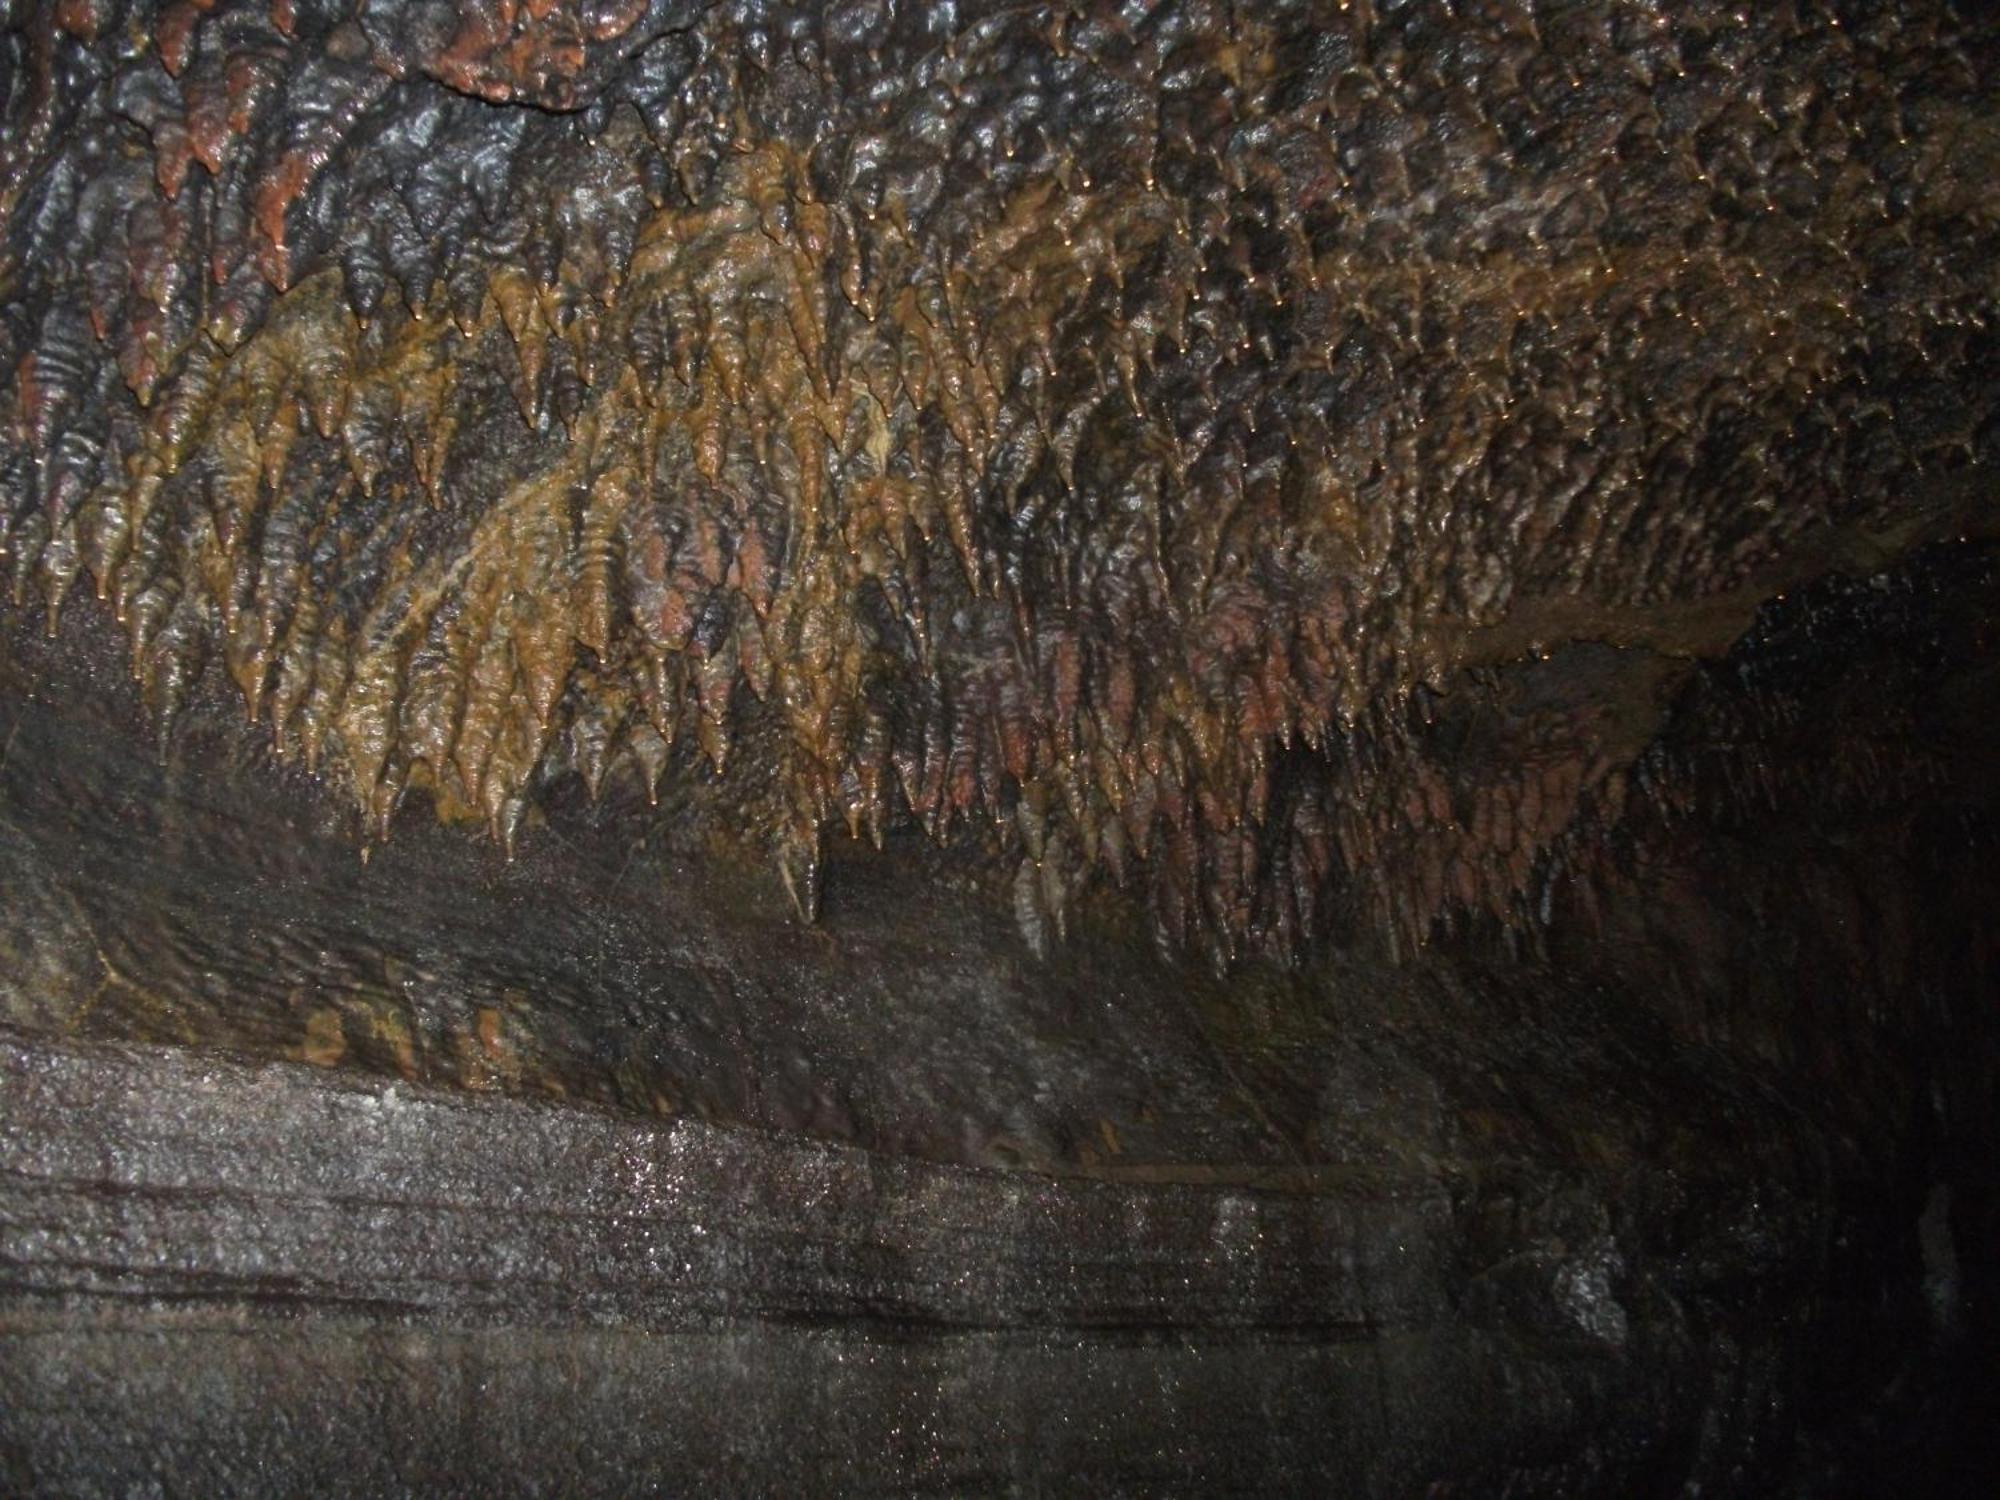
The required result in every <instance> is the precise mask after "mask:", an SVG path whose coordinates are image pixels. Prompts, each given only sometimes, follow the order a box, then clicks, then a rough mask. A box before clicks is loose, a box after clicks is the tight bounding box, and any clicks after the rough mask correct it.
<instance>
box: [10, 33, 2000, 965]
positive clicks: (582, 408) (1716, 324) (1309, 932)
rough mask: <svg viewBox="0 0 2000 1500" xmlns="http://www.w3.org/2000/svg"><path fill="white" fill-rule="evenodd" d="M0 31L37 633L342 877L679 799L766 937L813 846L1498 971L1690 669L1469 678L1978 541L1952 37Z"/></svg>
mask: <svg viewBox="0 0 2000 1500" xmlns="http://www.w3.org/2000/svg"><path fill="white" fill-rule="evenodd" d="M4 37H5V39H4V44H3V45H4V47H5V48H6V52H7V59H6V63H5V66H6V68H7V69H8V71H9V72H10V74H11V75H12V76H13V77H14V78H15V79H17V80H18V86H17V87H16V88H14V89H13V90H12V91H11V92H10V94H9V96H8V99H7V103H6V115H5V126H4V143H3V144H0V153H4V154H3V155H0V183H4V184H5V186H4V188H0V256H4V260H0V288H4V293H5V299H6V300H5V311H4V323H3V324H0V340H3V341H4V343H5V350H4V354H5V361H4V368H5V369H7V370H9V371H10V372H11V374H10V375H9V376H8V377H7V384H6V386H5V389H4V391H0V405H4V406H5V408H6V409H7V410H8V411H9V413H10V415H11V421H10V423H9V424H8V428H7V431H6V433H5V435H4V439H0V475H4V479H0V549H4V554H5V558H6V561H7V565H8V567H9V568H10V569H11V574H12V580H13V591H14V594H15V597H16V599H17V601H18V602H19V603H20V604H21V605H22V606H23V607H26V606H28V605H29V604H30V602H31V601H33V600H39V602H40V605H41V607H42V608H44V609H46V610H47V611H48V613H49V614H50V616H51V618H53V616H54V614H55V611H56V610H57V609H58V608H59V607H60V606H61V605H62V604H63V602H64V601H65V600H66V599H67V598H68V597H69V595H70V594H71V593H72V591H73V590H74V589H75V588H76V586H77V585H78V584H79V583H82V584H83V585H84V586H85V588H86V589H88V590H92V591H94V592H95V593H97V594H98V595H99V596H100V597H101V598H103V599H104V600H105V601H107V603H108V604H109V606H110V608H111V610H112V611H113V612H114V613H115V614H116V616H117V618H118V619H119V620H120V621H122V622H123V624H124V626H125V628H126V631H127V633H128V636H129V643H130V650H131V664H132V669H133V672H134V674H135V675H136V676H138V677H139V678H140V679H141V680H142V681H143V682H144V684H145V685H146V688H147V691H148V694H149V696H150V698H151V700H152V701H153V703H154V704H155V706H156V709H157V711H158V712H160V713H161V714H163V715H169V716H170V715H171V714H172V713H173V712H174V711H175V710H176V708H177V707H178V706H179V705H180V704H181V703H182V702H184V700H185V699H186V697H187V695H188V693H189V692H190V691H191V688H192V684H193V683H194V682H195V681H196V680H197V678H198V677H199V675H200V673H201V671H202V670H203V664H204V662H206V661H208V660H210V659H211V658H213V659H216V660H219V662H220V663H221V665H222V666H223V667H225V668H226V670H227V673H228V675H229V676H230V677H231V678H232V679H233V680H234V682H235V684H236V686H237V688H238V690H239V691H240V693H241V696H242V699H243V702H244V703H245V705H246V706H247V708H248V711H249V713H250V715H251V717H252V718H253V719H254V720H256V721H258V722H259V723H261V724H263V725H265V726H267V728H268V732H269V733H270V735H271V736H272V738H273V741H274V743H275V744H276V745H277V747H278V748H279V750H280V752H281V753H282V754H285V755H287V756H298V757H302V758H303V759H304V760H305V762H306V763H307V764H309V765H324V766H326V767H327V768H328V769H329V770H330V771H332V772H333V773H335V774H337V775H338V776H339V777H340V779H342V780H343V781H344V782H345V783H346V784H347V785H348V786H349V787H350V788H351V792H352V797H353V799H354V802H355V804H356V805H357V807H358V808H359V809H360V810H361V812H362V814H363V818H364V825H365V828H366V829H367V830H368V832H367V833H365V834H364V837H379V836H381V835H382V834H384V833H385V832H386V830H387V828H388V825H389V822H390V819H391V816H392V814H393V813H394V811H395V810H396V808H397V807H398V805H399V804H400V803H401V802H402V801H403V799H404V798H405V797H406V795H407V794H408V793H409V792H410V791H411V790H412V789H417V790H420V791H422V792H426V793H428V795H429V796H430V798H431V799H432V801H433V802H434V804H435V806H436V807H437V809H438V811H439V812H440V814H441V815H442V816H443V817H445V818H446V819H447V820H458V819H471V820H475V821H484V822H486V823H487V824H488V825H490V827H491V828H492V829H493V830H494V831H495V832H496V833H498V834H499V835H500V836H501V837H502V838H504V839H505V840H506V841H507V842H508V844H509V846H510V847H511V846H512V844H513V842H514V840H515V838H516V835H517V831H518V830H519V828H520V827H521V826H522V823H523V820H524V818H526V817H527V816H528V814H529V812H530V811H531V810H532V809H534V808H536V807H537V806H538V805H540V804H541V802H542V801H544V800H545V799H546V797H547V795H548V794H549V788H550V787H551V786H552V784H554V783H557V782H559V781H561V780H562V779H563V778H565V777H567V776H570V775H572V774H574V775H577V776H580V777H581V778H582V779H583V780H584V781H585V782H586V783H587V784H588V786H589V787H590V788H591V789H592V791H593V792H595V790H596V789H597V788H598V787H599V786H600V785H601V784H603V783H604V782H605V781H606V780H607V779H609V778H627V777H629V778H632V779H634V780H636V781H641V782H643V783H644V784H645V785H646V786H647V787H648V788H657V786H658V785H659V784H660V782H661V781H662V779H663V778H664V779H671V780H677V781H686V780H689V779H691V778H695V777H697V776H700V775H702V774H704V773H707V774H714V775H719V776H720V777H722V778H723V784H724V787H725V788H726V790H725V792H724V794H723V800H724V804H725V806H726V807H727V809H728V810H727V811H726V812H724V813H720V814H718V819H717V821H718V825H719V826H721V827H724V828H727V829H728V830H730V831H732V832H734V833H747V834H748V835H749V836H750V837H751V839H752V840H753V842H755V843H758V844H761V845H765V846H768V847H769V848H770V849H771V850H772V851H773V852H774V854H775V856H776V858H777V860H778V863H779V867H780V869H781V870H782V872H783V873H784V876H785V879H786V881H787V883H788V884H789V885H790V887H791V889H792V891H793V893H794V898H795V900H796V901H797V903H798V904H799V906H800V908H801V910H802V911H804V912H806V913H808V914H810V913H811V912H812V911H814V910H815V908H816V905H817V901H818V892H819V884H820V879H821V869H822V866H823V863H824V857H825V855H824V849H823V836H824V833H825V831H826V830H828V829H829V828H837V827H840V826H843V825H844V826H845V828H846V829H847V830H848V831H849V832H850V833H855V834H859V833H864V832H865V833H867V834H869V835H871V836H872V837H874V838H875V839H876V840H877V841H878V842H879V841H880V840H881V839H882V838H883V837H884V836H885V834H886V833H887V832H889V831H891V830H893V829H894V828H896V827H898V826H901V825H905V824H914V825H919V826H922V827H924V828H926V829H928V830H929V831H930V832H931V833H932V834H934V835H936V836H938V837H940V838H946V839H949V838H952V837H953V836H954V835H958V836H961V837H963V838H967V839H972V840H975V841H977V842H979V843H981V844H982V845H983V846H984V847H985V848H986V849H987V850H988V851H989V853H990V854H991V856H992V857H993V858H995V859H997V860H999V861H1000V862H1002V864H1003V865H1004V867H1005V869H1006V870H1007V871H1009V872H1010V881H1011V886H1010V889H1011V901H1012V905H1013V907H1014V910H1015V913H1016V916H1017V920H1018V923H1019V926H1020V928H1021V930H1022V932H1023V933H1024V934H1025V936H1026V937H1027V939H1028V941H1029V942H1030V943H1031V944H1032V945H1033V946H1034V947H1036V948H1037V949H1041V948H1042V947H1044V946H1045V945H1046V944H1047V943H1048V942H1049V941H1050V940H1051V939H1052V938H1053V937H1055V936H1058V935H1060V934H1061V933H1062V932H1063V931H1064V929H1065V927H1066V925H1067V920H1068V916H1069V914H1070V913H1071V911H1072V910H1073V907H1074V899H1075V895H1076V893H1077V891H1078V890H1079V889H1080V888H1082V887H1085V886H1087V885H1088V884H1090V883H1091V882H1092V881H1093V880H1094V879H1095V878H1096V877H1097V875H1098V874H1099V873H1100V872H1102V873H1105V874H1108V875H1109V876H1111V877H1113V878H1114V879H1116V880H1117V881H1119V882H1124V883H1130V884H1132V885H1133V886H1135V887H1136V888H1137V889H1138V890H1140V891H1141V892H1143V893H1144V895H1145V896H1146V897H1147V898H1148V900H1149V902H1150V904H1151V907H1152V909H1153V911H1154V913H1155V915H1156V921H1157V925H1158V927H1159V930H1160V933H1161V935H1162V936H1163V937H1164V938H1165V939H1166V940H1167V941H1168V942H1169V943H1173V944H1177V943H1180V942H1183V941H1187V940H1194V941H1195V942H1197V943H1198V945H1199V946H1200V947H1202V948H1203V949H1205V950H1206V951H1207V952H1209V953H1210V954H1211V955H1212V956H1214V957H1215V958H1216V960H1217V961H1219V962H1226V961H1227V960H1229V959H1230V958H1231V957H1232V956H1234V955H1237V954H1239V953H1242V952H1244V951H1246V950H1257V951H1263V952H1270V953H1276V954H1281V955H1287V954H1295V953H1297V952H1299V951H1301V949H1302V948H1303V947H1304V946H1305V945H1307V944H1309V943H1310V942H1311V941H1312V940H1313V939H1314V938H1315V937H1316V936H1318V935H1321V934H1323V933H1326V932H1327V931H1329V930H1333V929H1336V928H1339V927H1341V926H1342V925H1343V924H1345V923H1348V922H1351V921H1352V920H1353V919H1354V918H1355V917H1356V916H1360V917H1362V918H1364V919H1366V920H1368V921H1370V922H1371V923H1373V924H1374V925H1377V926H1379V927H1381V928H1383V929H1386V930H1387V931H1388V932H1390V933H1391V934H1392V935H1393V936H1394V937H1395V938H1396V939H1397V940H1399V941H1400V942H1402V943H1404V944H1409V943H1413V942H1417V941H1421V940H1423V939H1424V938H1425V936H1426V935H1427V934H1429V933H1430V932H1431V931H1432V930H1433V929H1434V927H1435V926H1436V924H1437V922H1438V921H1439V919H1440V917H1442V916H1444V915H1445V914H1447V913H1452V912H1460V913H1471V912H1487V913H1496V914H1499V915H1500V916H1502V917H1503V918H1504V919H1506V920H1508V921H1510V922H1513V923H1515V924H1517V925H1521V926H1531V925H1533V921H1534V913H1535V911H1536V908H1537V906H1538V905H1539V904H1540V898H1539V896H1538V894H1537V893H1538V890H1539V889H1541V888H1543V887H1545V885H1546V881H1547V877H1548V874H1549V872H1550V870H1551V869H1552V868H1553V865H1554V862H1555V861H1557V860H1558V859H1559V858H1560V857H1562V856H1561V854H1560V847H1561V846H1562V845H1563V844H1564V843H1565V840H1566V839H1567V841H1568V842H1571V843H1573V842H1574V841H1575V839H1576V837H1577V830H1578V829H1580V828H1584V827H1589V828H1596V827H1598V826H1600V825H1601V824H1602V823H1604V822H1605V821H1607V820H1609V821H1615V820H1616V818H1617V816H1618V815H1619V813H1620V812H1621V810H1622V808H1623V806H1624V800H1625V797H1626V793H1627V790H1628V786H1627V781H1626V777H1625V775H1624V773H1625V771H1626V770H1627V769H1628V768H1629V767H1630V765H1631V763H1632V762H1633V759H1634V757H1636V756H1637V754H1638V753H1639V751H1640V750H1641V749H1642V748H1643V746H1644V745H1645V743H1646V742H1647V739H1648V737H1649V735H1650V733H1651V731H1652V729H1653V728H1654V727H1656V725H1657V719H1658V713H1659V711H1660V708H1661V701H1660V700H1661V699H1662V698H1663V697H1664V696H1666V694H1667V692H1668V690H1669V689H1670V688H1671V685H1672V684H1671V682H1670V681H1668V680H1666V678H1667V677H1668V676H1669V675H1670V673H1669V672H1668V670H1667V669H1666V668H1664V667H1662V666H1660V665H1659V664H1657V663H1654V664H1650V665H1644V666H1642V667H1641V668H1640V669H1639V670H1638V672H1637V675H1632V674H1626V673H1610V674H1608V675H1607V676H1606V678H1605V682H1604V689H1605V690H1604V691H1603V692H1602V693H1601V694H1598V695H1595V696H1590V695H1585V696H1583V697H1580V698H1573V699H1572V700H1571V701H1568V702H1562V701H1544V702H1542V703H1540V704H1539V705H1538V706H1537V707H1536V708H1535V715H1537V716H1538V720H1537V722H1538V723H1539V725H1540V727H1539V728H1537V729H1535V730H1534V731H1533V732H1532V733H1530V734H1528V735H1527V736H1526V738H1525V740H1522V741H1516V742H1513V743H1507V742H1504V741H1493V740H1491V739H1490V737H1489V738H1488V740H1487V741H1485V742H1484V748H1485V751H1486V758H1485V760H1484V761H1480V760H1479V759H1478V758H1477V756H1474V757H1472V758H1471V759H1470V760H1468V758H1467V757H1466V756H1465V755H1463V754H1460V753H1456V752H1454V753H1452V754H1440V753H1439V751H1438V736H1437V735H1436V733H1435V732H1434V729H1435V720H1434V716H1433V714H1432V711H1431V699H1430V693H1431V691H1432V690H1433V689H1444V688H1446V687H1448V686H1449V684H1450V682H1451V681H1452V674H1453V672H1454V670H1455V669H1457V668H1459V667H1461V666H1468V665H1469V666H1479V665H1481V664H1488V665H1490V664H1493V663H1505V662H1519V661H1524V660H1530V661H1531V660H1533V659H1534V658H1536V657H1537V656H1538V655H1540V654H1542V653H1544V652H1546V651H1547V650H1549V649H1552V648H1553V647H1554V646H1555V645H1557V644H1559V643H1560V642H1562V641H1563V640H1566V639H1571V638H1576V637H1582V638H1584V639H1593V640H1601V641H1609V642H1611V643H1613V644H1620V643H1629V642H1630V641H1631V640H1633V639H1635V638H1636V639H1637V640H1638V641H1639V642H1640V643H1643V644H1648V645H1652V646H1654V647H1662V646H1664V647H1665V648H1666V650H1667V653H1668V654H1669V655H1670V656H1684V655H1686V654H1688V653H1691V652H1702V651H1715V650H1719V649H1721V648H1722V647H1723V646H1725V645H1726V644H1727V642H1728V640H1729V639H1730V638H1731V636H1732V635H1733V634H1734V633H1735V631H1736V630H1738V629H1740V628H1741V627H1742V625H1743V624H1744V623H1746V621H1747V618H1748V614H1747V609H1748V606H1749V605H1750V604H1754V602H1755V601H1756V600H1757V599H1759V598H1761V597H1763V595H1764V594H1766V593H1767V592H1769V591H1770V590H1772V589H1774V588H1778V587H1782V586H1785V585H1786V584H1788V583H1791V582H1796V581H1797V580H1798V579H1800V578H1802V577H1805V576H1809V575H1811V574H1812V573H1814V572H1816V571H1818V570H1820V569H1822V568H1824V567H1826V566H1828V565H1829V564H1831V563H1833V562H1837V561H1841V560H1844V559H1846V558H1848V557H1850V556H1851V555H1852V553H1853V550H1854V548H1855V547H1856V546H1857V545H1859V544H1860V543H1861V542H1862V541H1867V542H1869V543H1871V544H1873V543H1876V542H1879V541H1880V539H1881V538H1883V537H1893V538H1900V539H1904V540H1907V539H1909V538H1911V537H1921V536H1924V535H1930V534H1946V533H1954V534H1955V533H1956V532H1958V531H1961V530H1964V529H1965V528H1966V527H1967V526H1969V525H1971V526H1982V525H1984V524H1987V522H1986V517H1987V516H1988V515H1989V514H1990V511H1991V504H1990V494H1991V462H1992V458H1993V454H1994V448H1995V444H1996V427H1995V425H1994V416H1993V413H1994V390H1995V382H1994V379H1993V374H1994V354H1993V344H1992V340H1991V339H1990V338H1989V336H1988V334H1987V331H1986V325H1987V321H1988V319H1989V317H1990V315H1991V313H1992V311H1993V303H1994V297H1995V287H1994V282H1993V266H1994V265H1995V264H1996V262H2000V254H1996V252H2000V240H1996V233H1995V213H1994V209H1993V207H1992V199H1991V195H1990V192H1989V191H1988V188H1989V185H1990V182H1991V181H1992V179H1993V177H1994V175H1995V173H1996V170H2000V122H1996V120H1995V117H1994V115H1993V112H1992V110H1991V106H1990V98H1991V95H1992V90H1993V87H1994V85H1995V82H1996V77H2000V75H1997V74H1996V68H1995V58H1996V50H1995V34H1994V32H1993V29H1992V27H1991V26H1990V25H1989V24H1988V23H1986V22H1984V21H1980V20H1977V19H1973V18H1970V17H1968V16H1967V15H1964V14H1961V13H1960V11H1959V10H1957V9H1955V8H1954V7H1951V6H1948V5H1944V4H1939V3H1932V4H1921V5H1886V4H1848V5H1840V6H1833V7H1827V8H1819V7H1801V6H1794V5H1770V6H1766V5H1757V6H1749V7H1743V6H1733V5H1724V4H1715V3H1696V4H1690V5H1672V6H1667V5H1655V4H1647V3H1615V4H1611V3H1607V4H1601V5H1590V6H1544V5H1531V4H1491V5H1475V6H1460V7H1455V8H1443V7H1433V6H1422V5H1390V4H1377V3H1372V0H1361V3H1353V4H1341V5H1338V6H1334V5H1277V6H1257V7H1232V6H1225V5H1219V4H1208V3H1201V0H1191V3H1178V0H1169V3H1163V4H1159V5H1149V6H1140V5H1128V6H1124V7H1113V6H1093V7H1072V6H1069V5H1049V6H1017V5H1006V6H1000V5H984V4H975V5H956V4H935V5H916V6H900V7H891V6H886V5H872V4H855V5H847V6H838V7H826V8H820V7H809V8H802V9H799V10H796V11H792V10H785V11H781V10H777V9H774V8H770V7H766V6H763V5H760V4H753V3H732V4H724V5H716V6H704V7H697V6H694V5H691V4H676V3H668V0H656V3H653V4H651V5H647V4H644V3H642V0H630V3H629V4H617V3H595V0H593V3H590V4H585V5H580V6H579V5H570V4H566V3H561V0H549V3H540V4H528V5H514V4H504V5H503V4H486V3H474V0H459V3H455V4H452V3H447V4H437V5H427V6H416V5H410V6H403V5H391V4H377V3H370V4H363V5H361V6H358V7H349V6H346V5H341V4H323V3H313V0H277V3H275V4H270V5H266V4H263V3H237V0H208V3H203V0H176V3H172V4H168V5H163V6H150V5H133V6H127V5H124V4H119V3H116V0H65V3H62V4H35V3H28V0H16V3H15V4H13V5H12V6H11V7H10V9H9V11H8V24H7V29H6V31H5V34H4ZM1676 611H1679V613H1676ZM1662 621H1665V622H1667V623H1666V624H1662V623H1661V622H1662ZM1676 622H1678V623H1676ZM1459 738H1460V741H1461V744H1460V748H1461V749H1462V738H1463V737H1459Z"/></svg>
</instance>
